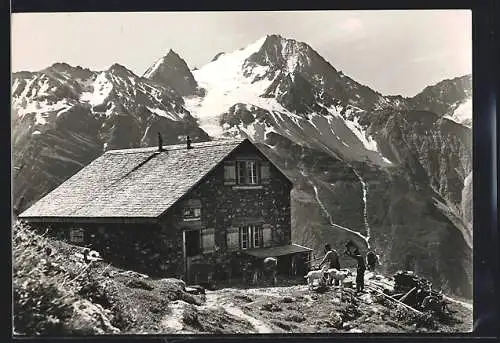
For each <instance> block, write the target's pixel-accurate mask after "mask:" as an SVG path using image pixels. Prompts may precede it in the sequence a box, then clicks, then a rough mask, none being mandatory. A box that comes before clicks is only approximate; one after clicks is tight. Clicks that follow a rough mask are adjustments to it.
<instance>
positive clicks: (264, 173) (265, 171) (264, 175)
mask: <svg viewBox="0 0 500 343" xmlns="http://www.w3.org/2000/svg"><path fill="white" fill-rule="evenodd" d="M260 180H261V183H269V181H270V175H269V163H268V162H261V164H260Z"/></svg>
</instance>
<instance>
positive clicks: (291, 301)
mask: <svg viewBox="0 0 500 343" xmlns="http://www.w3.org/2000/svg"><path fill="white" fill-rule="evenodd" d="M281 302H282V303H293V302H295V299H294V298H292V297H283V299H281Z"/></svg>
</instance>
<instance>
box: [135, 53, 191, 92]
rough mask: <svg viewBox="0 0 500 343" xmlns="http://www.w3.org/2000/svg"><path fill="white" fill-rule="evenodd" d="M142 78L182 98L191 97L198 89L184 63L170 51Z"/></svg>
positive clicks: (177, 55)
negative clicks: (163, 86) (174, 91)
mask: <svg viewBox="0 0 500 343" xmlns="http://www.w3.org/2000/svg"><path fill="white" fill-rule="evenodd" d="M143 77H145V78H148V79H150V80H153V81H155V82H158V83H160V84H163V85H167V86H169V87H171V88H173V89H175V90H176V91H177V92H178V93H179V94H180V95H182V96H185V95H191V94H193V93H194V92H196V90H197V88H198V84H197V83H196V80H195V79H194V76H193V74H192V73H191V71H190V70H189V67H188V65H187V63H186V61H184V60H183V59H182V58H181V57H180V56H179V54H177V53H176V52H175V51H174V50H172V49H170V50H169V51H168V52H167V54H166V55H165V56H163V57H161V58H159V59H158V60H156V62H155V63H154V64H153V65H151V66H150V67H149V68H148V69H147V70H146V72H145V73H144V75H143Z"/></svg>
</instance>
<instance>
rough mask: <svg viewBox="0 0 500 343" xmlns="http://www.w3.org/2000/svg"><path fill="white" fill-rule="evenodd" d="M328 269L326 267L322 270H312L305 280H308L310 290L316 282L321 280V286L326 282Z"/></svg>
mask: <svg viewBox="0 0 500 343" xmlns="http://www.w3.org/2000/svg"><path fill="white" fill-rule="evenodd" d="M327 268H328V267H327V266H326V265H324V266H323V267H322V268H321V269H320V270H311V271H310V272H309V273H307V275H306V276H304V279H307V285H308V286H309V289H312V287H313V282H314V280H319V282H320V284H321V283H323V282H324V277H325V273H326V271H327Z"/></svg>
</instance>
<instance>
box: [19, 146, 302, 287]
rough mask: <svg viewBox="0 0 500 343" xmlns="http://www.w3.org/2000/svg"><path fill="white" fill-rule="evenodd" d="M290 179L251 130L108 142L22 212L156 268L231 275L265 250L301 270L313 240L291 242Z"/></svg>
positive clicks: (111, 256)
mask: <svg viewBox="0 0 500 343" xmlns="http://www.w3.org/2000/svg"><path fill="white" fill-rule="evenodd" d="M159 141H161V139H159ZM292 187H293V185H292V182H291V181H290V180H289V179H288V178H287V177H286V176H285V175H284V174H283V173H282V172H281V171H280V170H279V169H278V168H277V167H276V166H275V165H274V164H273V163H272V162H271V161H270V160H269V159H268V158H267V157H266V156H265V155H264V154H263V153H262V152H261V151H260V150H259V148H258V147H257V146H256V145H254V144H253V143H252V142H251V141H250V140H248V139H241V140H216V141H210V142H204V143H191V141H190V140H189V139H188V140H187V143H185V144H181V145H169V146H163V145H162V143H161V142H159V146H158V147H152V148H139V149H125V150H111V151H107V152H105V153H104V154H103V155H101V156H100V157H98V158H97V159H96V160H94V161H93V162H92V163H90V164H89V165H87V166H86V167H84V168H83V169H82V170H80V171H79V172H78V173H77V174H75V175H74V176H72V177H71V178H69V179H68V180H67V181H65V182H64V183H63V184H61V185H60V186H59V187H57V188H56V189H55V190H53V191H52V192H50V193H49V194H48V195H46V196H45V197H43V198H42V199H40V200H39V201H38V202H37V203H35V204H34V205H33V206H32V207H30V208H29V209H27V210H26V211H24V212H23V213H21V214H20V215H19V219H20V220H23V221H25V222H27V223H28V224H30V225H31V226H33V227H34V228H36V229H42V230H46V229H49V233H50V234H51V235H54V236H56V237H57V238H59V239H62V240H66V241H69V242H70V243H72V244H76V245H82V246H87V247H91V248H92V249H95V250H97V251H99V252H100V253H101V255H102V257H103V258H104V259H105V260H107V261H109V262H111V263H113V264H116V265H118V266H121V267H125V268H128V269H132V270H135V271H138V272H143V273H147V274H149V275H152V276H158V277H180V278H183V279H184V280H186V281H188V282H202V281H203V280H210V279H212V280H218V281H227V280H230V279H238V278H241V277H242V269H243V266H244V265H245V264H247V263H248V261H252V260H259V259H263V258H265V257H268V256H274V257H277V258H278V269H279V273H281V274H286V275H290V274H292V275H294V274H295V275H299V274H301V275H303V274H302V273H303V271H304V270H305V268H306V265H305V264H306V263H307V261H308V260H310V257H311V256H310V254H311V249H309V248H306V247H302V246H300V245H297V244H293V243H292V242H291V213H290V191H291V189H292Z"/></svg>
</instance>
